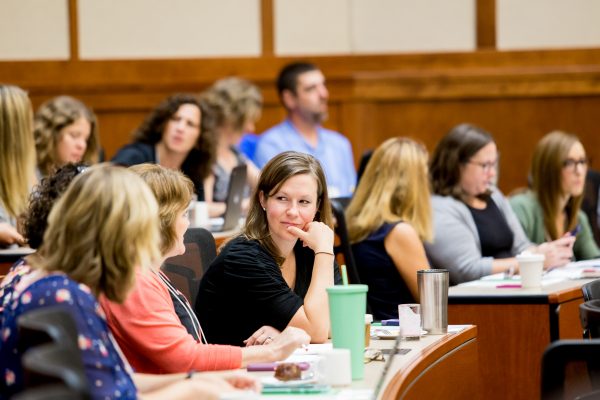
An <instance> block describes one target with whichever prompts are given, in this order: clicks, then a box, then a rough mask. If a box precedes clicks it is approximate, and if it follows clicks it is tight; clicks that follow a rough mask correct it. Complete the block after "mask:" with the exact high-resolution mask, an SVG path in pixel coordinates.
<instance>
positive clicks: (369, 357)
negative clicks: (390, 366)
mask: <svg viewBox="0 0 600 400" xmlns="http://www.w3.org/2000/svg"><path fill="white" fill-rule="evenodd" d="M371 361H385V358H383V353H382V352H381V350H379V349H370V348H367V349H365V353H364V363H365V364H368V363H370V362H371Z"/></svg>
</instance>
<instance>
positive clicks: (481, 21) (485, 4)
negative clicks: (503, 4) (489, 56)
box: [475, 0, 496, 49]
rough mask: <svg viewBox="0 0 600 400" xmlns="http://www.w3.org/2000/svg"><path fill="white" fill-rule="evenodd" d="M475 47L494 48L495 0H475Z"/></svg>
mask: <svg viewBox="0 0 600 400" xmlns="http://www.w3.org/2000/svg"><path fill="white" fill-rule="evenodd" d="M475 7H476V11H477V22H476V30H477V48H478V49H495V48H496V0H477V3H476V6H475Z"/></svg>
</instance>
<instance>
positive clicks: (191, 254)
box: [162, 228, 217, 304]
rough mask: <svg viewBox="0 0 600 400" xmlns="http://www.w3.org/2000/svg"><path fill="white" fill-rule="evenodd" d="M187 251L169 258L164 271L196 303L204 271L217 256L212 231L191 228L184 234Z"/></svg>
mask: <svg viewBox="0 0 600 400" xmlns="http://www.w3.org/2000/svg"><path fill="white" fill-rule="evenodd" d="M184 243H185V253H184V254H182V255H180V256H175V257H171V258H168V259H167V260H166V261H165V263H164V265H163V266H162V271H163V272H164V273H165V274H166V275H167V276H168V277H169V279H170V280H171V282H172V283H173V284H174V285H175V287H176V288H177V289H179V291H180V292H181V293H183V294H184V295H185V296H186V297H187V299H188V301H189V302H190V304H196V296H197V295H198V285H199V283H200V279H201V278H202V275H203V274H204V271H205V270H206V269H207V268H208V266H209V265H210V263H212V262H213V260H214V259H215V258H216V257H217V247H216V245H215V238H214V237H213V235H212V233H210V232H209V231H208V230H206V229H204V228H190V229H188V230H187V232H185V235H184Z"/></svg>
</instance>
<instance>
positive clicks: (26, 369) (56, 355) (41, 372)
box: [21, 343, 91, 399]
mask: <svg viewBox="0 0 600 400" xmlns="http://www.w3.org/2000/svg"><path fill="white" fill-rule="evenodd" d="M21 361H22V364H23V373H24V382H25V388H27V389H29V388H35V387H39V386H45V385H50V384H64V385H65V386H66V387H67V388H69V389H71V390H72V391H75V392H76V393H78V394H79V395H80V396H81V397H83V398H84V399H89V398H91V393H90V385H89V383H88V380H87V377H86V375H85V367H84V366H83V361H82V358H81V352H80V350H79V348H75V347H72V346H63V345H60V344H56V343H49V344H44V345H41V346H37V347H33V348H31V349H30V350H28V351H27V352H26V353H25V354H24V355H23V357H22V358H21Z"/></svg>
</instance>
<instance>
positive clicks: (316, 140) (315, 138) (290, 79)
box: [254, 63, 356, 197]
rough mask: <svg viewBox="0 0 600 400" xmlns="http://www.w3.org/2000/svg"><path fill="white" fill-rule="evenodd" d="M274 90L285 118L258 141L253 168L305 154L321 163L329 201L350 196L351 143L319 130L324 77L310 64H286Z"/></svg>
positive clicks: (324, 116) (324, 115) (353, 181)
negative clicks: (275, 158) (282, 156)
mask: <svg viewBox="0 0 600 400" xmlns="http://www.w3.org/2000/svg"><path fill="white" fill-rule="evenodd" d="M277 90H278V92H279V97H280V99H281V102H282V104H283V106H284V107H285V108H286V110H287V112H288V116H287V119H286V120H285V121H283V122H282V123H280V124H279V125H275V126H274V127H272V128H271V129H269V130H267V131H266V132H264V133H263V134H262V136H261V137H260V140H259V141H258V145H257V147H256V153H255V154H254V162H255V163H256V165H257V166H259V167H260V168H262V167H263V166H264V165H265V164H266V163H267V162H268V161H269V160H270V159H271V158H272V157H273V156H275V155H277V154H279V153H281V152H282V151H287V150H295V151H301V152H304V153H308V154H311V155H313V156H314V157H315V158H317V159H318V160H319V162H320V163H321V166H322V167H323V170H324V171H325V175H326V178H327V189H328V191H329V196H330V197H342V196H350V195H352V192H353V191H354V186H355V185H356V171H355V169H354V160H353V156H352V146H351V145H350V141H348V139H346V137H345V136H343V135H342V134H340V133H338V132H335V131H332V130H329V129H325V128H323V127H322V126H321V123H322V122H323V121H325V120H326V119H327V100H328V99H329V92H328V91H327V87H326V86H325V76H323V73H322V72H321V71H320V70H319V69H318V68H317V67H316V66H315V65H313V64H308V63H292V64H289V65H287V66H285V67H284V68H283V69H282V70H281V72H280V73H279V77H278V79H277Z"/></svg>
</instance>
